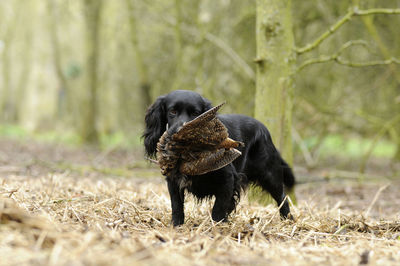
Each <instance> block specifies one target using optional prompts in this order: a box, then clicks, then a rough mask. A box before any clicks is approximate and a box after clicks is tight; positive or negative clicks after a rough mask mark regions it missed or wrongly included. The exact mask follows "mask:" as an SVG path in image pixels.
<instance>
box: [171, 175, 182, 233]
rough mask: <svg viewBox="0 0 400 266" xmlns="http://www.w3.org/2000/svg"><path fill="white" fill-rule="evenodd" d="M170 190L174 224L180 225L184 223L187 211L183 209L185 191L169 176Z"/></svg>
mask: <svg viewBox="0 0 400 266" xmlns="http://www.w3.org/2000/svg"><path fill="white" fill-rule="evenodd" d="M167 182H168V191H169V196H170V198H171V208H172V224H173V225H174V226H178V225H181V224H183V223H184V221H185V213H184V209H183V203H184V192H183V191H180V188H179V186H178V184H176V182H175V181H174V180H171V178H167Z"/></svg>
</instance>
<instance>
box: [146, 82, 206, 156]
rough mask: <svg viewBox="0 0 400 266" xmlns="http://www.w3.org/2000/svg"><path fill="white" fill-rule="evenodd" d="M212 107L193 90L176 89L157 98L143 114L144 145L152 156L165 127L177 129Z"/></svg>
mask: <svg viewBox="0 0 400 266" xmlns="http://www.w3.org/2000/svg"><path fill="white" fill-rule="evenodd" d="M210 108H212V105H211V102H210V101H208V100H207V99H205V98H204V97H202V96H201V95H200V94H198V93H196V92H193V91H186V90H177V91H173V92H171V93H169V94H167V95H163V96H160V97H158V98H157V100H156V101H155V102H154V103H153V104H152V105H151V106H150V107H149V109H148V110H147V112H146V116H145V130H144V133H143V137H144V146H145V149H146V153H147V155H149V156H154V154H155V152H156V148H157V142H158V140H159V139H160V137H161V135H162V134H163V133H164V131H165V130H166V129H167V128H171V129H172V128H174V129H178V128H179V127H180V126H181V125H183V123H185V122H188V121H190V120H192V119H194V118H196V117H197V116H198V115H200V114H202V113H203V112H205V111H207V110H209V109H210Z"/></svg>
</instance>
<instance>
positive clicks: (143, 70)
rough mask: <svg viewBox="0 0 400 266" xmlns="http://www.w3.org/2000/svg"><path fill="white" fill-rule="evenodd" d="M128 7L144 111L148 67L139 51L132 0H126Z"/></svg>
mask: <svg viewBox="0 0 400 266" xmlns="http://www.w3.org/2000/svg"><path fill="white" fill-rule="evenodd" d="M126 3H127V6H128V9H129V24H130V25H129V26H130V27H129V28H130V31H131V41H132V47H133V50H134V52H135V63H136V69H137V71H138V78H139V89H140V93H141V99H142V101H141V104H142V110H143V112H146V110H147V108H148V107H149V106H150V104H151V93H150V92H151V84H150V81H149V79H148V68H147V65H146V64H145V63H144V60H143V56H142V52H141V51H140V47H139V40H138V30H137V23H136V16H135V14H134V12H135V10H134V5H133V3H132V0H126Z"/></svg>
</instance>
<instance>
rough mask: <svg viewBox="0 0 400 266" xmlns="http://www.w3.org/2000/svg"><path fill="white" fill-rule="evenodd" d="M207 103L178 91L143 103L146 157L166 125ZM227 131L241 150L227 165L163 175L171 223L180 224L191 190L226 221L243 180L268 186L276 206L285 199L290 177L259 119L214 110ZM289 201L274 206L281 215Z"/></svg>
mask: <svg viewBox="0 0 400 266" xmlns="http://www.w3.org/2000/svg"><path fill="white" fill-rule="evenodd" d="M211 107H212V105H211V103H210V102H209V101H208V100H207V99H205V98H203V97H202V96H201V95H199V94H198V93H195V92H192V91H185V90H178V91H173V92H171V93H169V94H167V95H164V96H160V97H158V99H157V100H156V101H155V102H154V103H153V104H152V105H151V106H150V107H149V109H148V110H147V113H146V117H145V124H146V127H145V131H144V134H143V137H144V146H145V149H146V153H147V155H148V156H154V155H155V153H156V147H157V142H158V140H159V138H160V137H161V135H162V134H163V133H164V131H165V130H166V128H167V125H168V127H169V128H171V127H173V128H177V126H179V125H181V124H183V123H184V122H187V121H190V120H192V119H194V118H195V117H196V116H198V115H199V114H201V113H203V112H205V111H207V110H208V109H210V108H211ZM218 118H219V119H220V120H221V121H222V123H224V125H225V126H226V127H227V129H228V132H229V137H230V138H232V139H234V140H238V141H242V142H244V143H245V147H243V148H239V150H240V151H241V152H242V155H241V156H240V157H239V158H238V159H236V160H235V161H233V162H232V163H231V164H229V165H227V166H225V167H223V168H221V169H219V170H217V171H213V172H209V173H207V174H204V175H201V176H184V175H182V174H180V173H176V174H174V175H172V176H167V178H166V179H167V183H168V191H169V194H170V197H171V207H172V222H173V224H174V226H177V225H180V224H183V223H184V211H183V210H184V208H183V204H184V194H185V191H187V192H190V193H192V194H193V195H195V196H196V197H197V198H198V199H203V198H207V197H212V196H215V203H214V207H213V209H212V218H213V220H215V221H220V220H226V219H227V216H228V215H229V214H230V213H231V212H232V211H233V210H234V209H235V207H236V205H237V203H238V201H239V199H240V193H241V192H242V190H243V189H245V188H246V187H247V185H248V184H249V183H250V184H255V185H259V186H261V187H262V188H263V189H264V190H266V191H268V192H269V193H270V194H271V196H272V197H273V198H274V199H275V201H276V202H277V204H278V206H279V205H280V204H281V203H282V201H283V200H284V198H285V196H286V195H285V192H284V185H285V186H286V187H287V188H291V187H293V185H294V183H295V177H294V175H293V173H292V170H291V169H290V167H289V166H288V164H287V163H286V162H285V161H284V160H283V159H282V158H281V156H280V154H279V152H278V151H277V149H276V148H275V146H274V144H273V143H272V140H271V136H270V134H269V132H268V130H267V128H266V127H265V126H264V125H263V124H262V123H260V122H259V121H257V120H255V119H253V118H251V117H248V116H244V115H235V114H228V115H218ZM289 213H290V209H289V204H288V202H287V201H285V202H284V203H283V205H282V207H281V209H280V214H281V216H282V217H283V218H287V217H288V216H289Z"/></svg>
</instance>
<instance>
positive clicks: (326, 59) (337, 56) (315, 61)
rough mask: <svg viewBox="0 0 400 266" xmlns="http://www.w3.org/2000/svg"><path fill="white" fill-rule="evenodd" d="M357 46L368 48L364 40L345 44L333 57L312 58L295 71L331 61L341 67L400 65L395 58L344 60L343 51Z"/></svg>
mask: <svg viewBox="0 0 400 266" xmlns="http://www.w3.org/2000/svg"><path fill="white" fill-rule="evenodd" d="M355 45H363V46H367V45H368V44H367V42H366V41H364V40H352V41H348V42H346V43H345V44H343V45H342V46H341V47H340V49H339V50H338V51H337V52H336V53H334V54H332V55H321V56H319V57H317V58H311V59H308V60H306V61H304V63H302V64H301V65H300V66H299V67H297V69H296V70H295V73H297V72H300V71H301V70H303V69H304V68H305V67H307V66H310V65H313V64H320V63H326V62H329V61H334V62H335V63H337V64H339V65H344V66H348V67H370V66H381V65H390V64H400V59H397V58H395V57H392V58H390V59H386V60H375V61H366V62H352V61H349V60H344V59H342V57H341V54H342V53H343V51H344V50H346V49H347V48H349V47H351V46H355Z"/></svg>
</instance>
